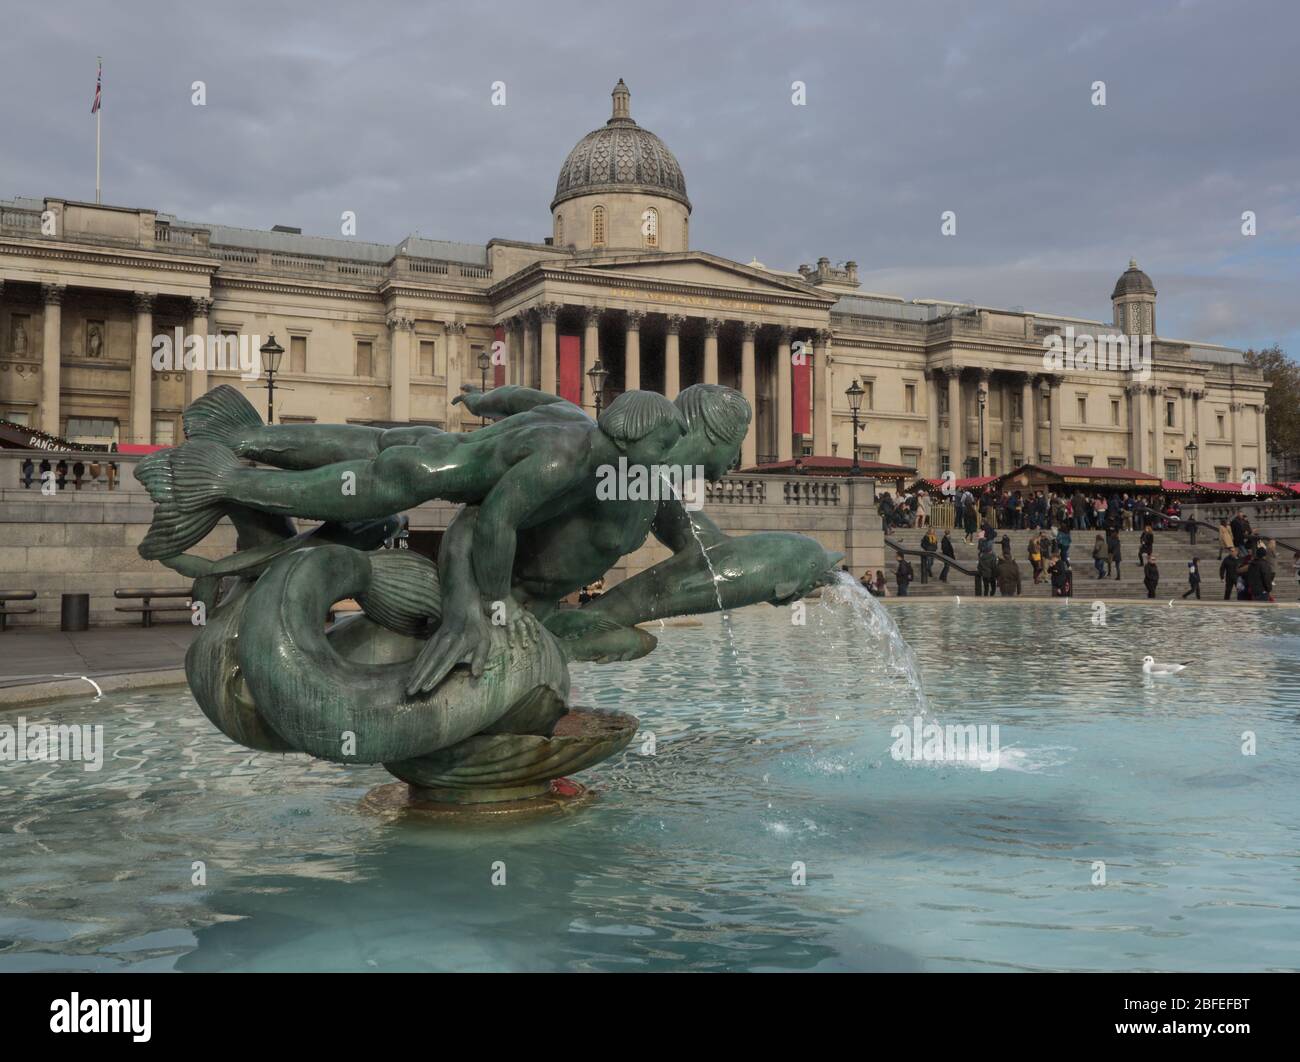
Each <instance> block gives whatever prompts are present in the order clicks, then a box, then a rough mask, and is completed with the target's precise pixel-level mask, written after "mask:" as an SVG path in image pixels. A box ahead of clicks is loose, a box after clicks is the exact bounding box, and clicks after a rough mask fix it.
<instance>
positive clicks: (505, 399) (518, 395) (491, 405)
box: [451, 384, 582, 420]
mask: <svg viewBox="0 0 1300 1062" xmlns="http://www.w3.org/2000/svg"><path fill="white" fill-rule="evenodd" d="M460 389H461V394H458V395H457V396H456V397H455V398H453V399H452V400H451V402H452V405H464V407H465V408H466V409H467V410H469V411H470V413H472V414H473V415H474V416H476V417H486V418H488V419H489V420H500V419H501V418H502V417H509V416H512V415H513V414H515V413H527V412H528V411H529V410H530V409H535V408H536V407H537V406H550V405H556V404H558V403H561V402H563V403H564V404H565V405H566V406H568V407H569V408H570V409H572V410H574V411H575V412H576V413H580V414H581V413H582V410H580V409H578V407H577V406H575V405H574V404H573V403H572V402H570V401H569V400H568V399H567V398H561V397H560V396H559V395H552V394H547V392H545V391H538V390H535V389H534V388H532V387H520V386H519V385H518V384H503V385H502V386H501V387H494V388H492V390H491V391H480V390H479V389H478V388H477V387H475V386H474V385H473V384H462V385H461V388H460Z"/></svg>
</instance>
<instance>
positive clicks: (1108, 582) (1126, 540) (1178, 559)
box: [854, 528, 1300, 601]
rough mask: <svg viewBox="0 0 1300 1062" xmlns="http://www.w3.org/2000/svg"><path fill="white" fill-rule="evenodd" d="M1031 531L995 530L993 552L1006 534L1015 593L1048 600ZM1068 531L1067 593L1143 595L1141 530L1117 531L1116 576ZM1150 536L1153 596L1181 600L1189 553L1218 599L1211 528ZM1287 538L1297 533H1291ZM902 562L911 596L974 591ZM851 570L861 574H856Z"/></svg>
mask: <svg viewBox="0 0 1300 1062" xmlns="http://www.w3.org/2000/svg"><path fill="white" fill-rule="evenodd" d="M935 533H936V534H937V535H938V536H939V538H940V540H941V541H942V538H943V532H942V531H941V530H939V531H936V532H935ZM1036 533H1037V532H1031V531H999V532H998V533H997V539H996V541H995V542H994V547H993V548H994V551H995V552H996V554H997V555H998V556H999V557H1001V555H1002V545H1001V542H1002V536H1003V535H1006V536H1007V537H1008V538H1010V539H1011V556H1012V558H1013V559H1014V560H1015V562H1016V564H1018V565H1019V566H1020V580H1021V596H1023V597H1031V598H1038V597H1041V598H1050V597H1051V596H1052V588H1051V584H1050V583H1049V582H1048V580H1047V578H1046V576H1044V578H1043V581H1042V582H1041V583H1039V584H1038V585H1037V586H1035V585H1034V579H1033V568H1032V566H1031V565H1030V563H1029V551H1028V545H1029V538H1030V536H1031V535H1033V534H1036ZM924 535H925V531H924V530H923V529H921V530H918V529H914V528H912V529H898V530H895V531H894V532H892V533H891V534H890V535H889V538H891V539H892V540H893V541H895V542H897V543H899V544H900V545H902V546H905V547H907V548H908V549H920V548H921V539H922V537H923V536H924ZM1071 535H1072V537H1073V542H1072V544H1071V546H1070V567H1071V569H1072V570H1073V572H1074V594H1073V596H1074V597H1075V598H1079V599H1087V600H1094V599H1098V598H1105V599H1112V598H1145V597H1146V596H1147V591H1146V587H1145V586H1144V585H1143V583H1142V569H1141V568H1140V567H1139V566H1138V543H1139V541H1140V539H1141V532H1139V531H1121V532H1120V542H1121V544H1122V545H1121V556H1122V560H1121V563H1120V577H1119V579H1118V580H1117V579H1116V578H1115V577H1114V575H1113V574H1112V575H1111V576H1109V577H1108V578H1105V579H1097V578H1096V577H1095V576H1096V572H1095V570H1094V569H1093V566H1092V547H1093V543H1094V542H1095V541H1096V535H1097V532H1096V531H1072V532H1071ZM1155 536H1156V538H1155V557H1156V563H1157V564H1158V565H1159V567H1160V585H1159V587H1158V588H1157V590H1156V597H1157V598H1158V599H1160V600H1168V599H1170V598H1174V599H1175V600H1177V599H1179V598H1181V596H1182V594H1183V591H1185V590H1186V589H1187V562H1188V561H1189V560H1190V559H1191V558H1192V557H1193V556H1195V557H1196V559H1197V561H1198V563H1199V564H1200V568H1201V598H1202V599H1203V600H1207V601H1209V600H1221V599H1222V598H1223V582H1222V580H1221V579H1220V578H1219V547H1218V529H1217V528H1202V529H1201V530H1200V532H1199V533H1198V534H1197V544H1196V545H1195V546H1192V545H1190V543H1189V542H1188V537H1187V532H1185V531H1157V532H1156V533H1155ZM1293 537H1300V536H1294V535H1293ZM952 543H953V549H954V550H955V552H956V557H955V558H954V559H955V560H957V561H959V562H960V563H962V564H965V565H966V566H967V567H971V568H973V567H974V566H975V562H976V560H977V552H976V548H975V546H974V544H971V545H967V544H966V542H965V538H964V536H963V535H961V534H960V533H958V532H956V531H954V532H952ZM1298 544H1300V543H1298ZM1279 553H1280V557H1279V559H1278V563H1277V569H1278V572H1277V579H1276V582H1275V584H1274V592H1273V596H1274V597H1275V598H1276V599H1277V600H1278V601H1294V600H1296V596H1297V589H1296V578H1295V570H1294V559H1293V558H1292V555H1291V553H1290V552H1289V551H1287V550H1282V549H1279ZM885 555H886V556H885V559H886V569H885V577H886V579H887V580H888V583H889V592H890V594H891V595H892V594H893V593H894V585H895V584H894V566H895V559H894V555H893V552H892V551H891V550H890V549H889V547H888V546H886V547H885ZM908 560H909V561H910V562H911V564H912V567H913V569H915V571H916V579H915V581H914V582H913V583H912V585H911V587H910V589H909V591H908V594H909V596H911V597H935V596H953V595H956V594H960V595H961V596H962V597H968V596H971V595H973V594H974V592H975V580H974V577H972V576H969V575H964V574H963V573H961V572H959V571H956V570H955V569H953V570H950V571H949V572H948V581H947V582H946V583H943V582H940V581H939V578H938V576H939V573H940V572H941V571H942V570H943V566H942V563H941V562H940V561H939V560H936V561H935V566H934V578H932V579H931V580H930V582H929V583H926V584H922V583H921V562H920V560H919V558H917V557H913V556H910V555H909V556H908ZM854 574H855V575H861V573H860V572H855V573H854ZM1234 597H1235V594H1234Z"/></svg>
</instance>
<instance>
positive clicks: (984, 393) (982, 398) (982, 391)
mask: <svg viewBox="0 0 1300 1062" xmlns="http://www.w3.org/2000/svg"><path fill="white" fill-rule="evenodd" d="M988 400H989V390H988V388H987V387H985V386H984V385H983V384H980V387H979V402H980V470H979V475H980V478H981V479H983V478H984V474H985V473H984V466H985V458H987V457H988V455H989V452H988V451H987V450H986V449H984V407H985V405H987V403H988Z"/></svg>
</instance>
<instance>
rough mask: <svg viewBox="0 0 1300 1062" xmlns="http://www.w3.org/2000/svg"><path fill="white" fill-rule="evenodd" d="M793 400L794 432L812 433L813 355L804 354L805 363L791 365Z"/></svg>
mask: <svg viewBox="0 0 1300 1062" xmlns="http://www.w3.org/2000/svg"><path fill="white" fill-rule="evenodd" d="M790 368H791V390H792V391H793V394H792V396H791V401H792V402H793V403H794V417H793V422H794V433H795V434H796V435H810V434H811V433H812V355H810V354H805V355H804V356H803V364H802V365H800V364H798V363H797V362H796V363H795V364H794V365H792V366H791V367H790Z"/></svg>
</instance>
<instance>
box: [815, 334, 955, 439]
mask: <svg viewBox="0 0 1300 1062" xmlns="http://www.w3.org/2000/svg"><path fill="white" fill-rule="evenodd" d="M831 336H832V332H831V330H830V329H829V328H822V329H819V330H818V331H817V332H816V333H814V335H813V365H812V403H813V407H812V429H813V453H814V454H818V455H825V456H829V455H830V452H831V443H832V439H831ZM932 408H933V407H932ZM934 423H935V432H934V438H935V439H936V440H937V439H938V424H939V420H938V412H937V410H936V411H935V420H934ZM937 445H938V444H937V442H936V443H935V444H934V446H932V447H931V454H932V455H933V456H932V457H931V460H938V456H937V452H936V450H935V447H937Z"/></svg>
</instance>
